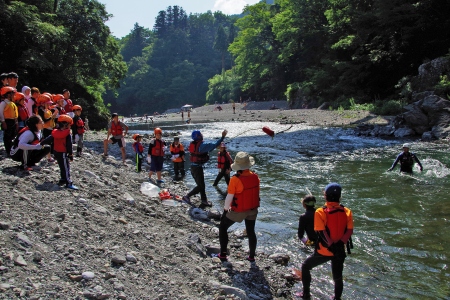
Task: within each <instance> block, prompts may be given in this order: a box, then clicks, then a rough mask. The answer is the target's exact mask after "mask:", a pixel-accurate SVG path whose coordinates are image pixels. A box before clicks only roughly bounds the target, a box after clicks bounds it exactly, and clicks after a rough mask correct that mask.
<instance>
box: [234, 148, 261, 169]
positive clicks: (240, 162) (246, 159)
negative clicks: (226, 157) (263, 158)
mask: <svg viewBox="0 0 450 300" xmlns="http://www.w3.org/2000/svg"><path fill="white" fill-rule="evenodd" d="M254 164H255V159H254V158H253V157H251V156H250V155H248V153H247V152H238V153H237V154H236V157H235V158H234V163H233V164H232V165H231V169H233V170H234V171H241V170H246V169H249V168H250V167H251V166H253V165H254Z"/></svg>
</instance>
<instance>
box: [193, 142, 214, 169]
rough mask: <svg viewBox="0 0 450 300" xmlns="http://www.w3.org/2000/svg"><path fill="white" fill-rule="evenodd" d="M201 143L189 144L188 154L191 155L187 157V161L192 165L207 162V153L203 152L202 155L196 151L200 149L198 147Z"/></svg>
mask: <svg viewBox="0 0 450 300" xmlns="http://www.w3.org/2000/svg"><path fill="white" fill-rule="evenodd" d="M202 143H203V141H192V142H191V143H190V144H189V152H190V153H191V155H190V156H189V159H190V161H191V162H192V163H196V164H204V163H206V162H207V161H208V160H209V154H208V152H204V153H200V152H198V149H199V148H200V145H201V144H202Z"/></svg>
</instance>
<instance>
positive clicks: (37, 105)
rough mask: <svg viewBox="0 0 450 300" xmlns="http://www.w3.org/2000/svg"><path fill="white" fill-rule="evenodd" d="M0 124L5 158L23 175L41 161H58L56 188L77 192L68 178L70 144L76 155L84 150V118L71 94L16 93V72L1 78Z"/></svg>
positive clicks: (26, 89)
mask: <svg viewBox="0 0 450 300" xmlns="http://www.w3.org/2000/svg"><path fill="white" fill-rule="evenodd" d="M0 79H1V85H2V86H1V89H0V96H1V99H0V122H1V128H2V130H3V143H4V146H5V151H6V156H7V157H8V158H11V159H13V160H14V161H17V162H20V163H21V165H20V168H21V169H22V170H24V171H26V172H29V171H33V170H38V169H39V167H37V166H36V164H37V163H39V162H40V161H41V160H42V159H44V158H45V157H46V158H47V162H48V163H54V162H55V161H57V163H58V166H59V168H60V180H59V182H58V184H59V185H65V186H66V187H67V188H70V189H78V187H77V186H75V185H74V184H73V182H72V179H71V177H70V163H69V162H70V161H73V149H72V147H73V143H75V144H76V145H77V150H76V156H81V153H82V151H83V134H84V132H85V130H86V129H87V124H85V120H86V123H87V119H85V120H83V118H82V117H81V112H82V108H81V106H80V105H76V104H74V103H73V102H72V100H71V99H70V91H69V90H67V89H64V90H63V91H62V93H61V94H50V93H48V92H44V93H41V92H40V90H39V89H38V88H37V87H32V88H30V87H28V86H23V87H22V89H21V92H18V91H17V84H18V81H19V76H18V75H17V74H16V73H15V72H10V73H3V74H1V75H0Z"/></svg>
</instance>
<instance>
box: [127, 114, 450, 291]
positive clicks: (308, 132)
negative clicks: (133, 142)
mask: <svg viewBox="0 0 450 300" xmlns="http://www.w3.org/2000/svg"><path fill="white" fill-rule="evenodd" d="M148 126H149V125H142V127H132V128H131V129H133V130H136V129H139V131H138V132H139V133H141V134H142V133H145V132H146V131H147V130H148V132H152V128H149V127H148ZM263 126H268V127H270V128H271V129H272V130H274V131H275V132H280V131H284V130H286V129H288V130H287V131H285V132H281V133H279V134H276V135H275V137H274V138H273V139H272V138H271V137H269V136H268V135H266V134H265V133H264V132H263V131H262V130H261V129H262V127H263ZM161 128H162V129H163V130H165V131H179V132H180V140H181V142H182V143H183V144H184V145H185V147H187V146H188V144H189V141H190V133H191V132H192V130H194V129H200V130H201V131H202V133H203V135H204V139H205V140H206V141H208V140H211V139H216V138H218V137H220V135H221V132H222V130H223V129H227V130H228V136H227V139H226V140H225V142H226V143H227V146H228V151H229V152H230V153H231V155H232V157H234V156H235V154H236V153H237V152H238V151H246V152H248V153H250V155H252V156H254V158H255V161H256V164H255V166H254V168H253V170H254V171H256V172H257V173H258V175H259V176H260V178H261V208H260V213H259V215H258V219H257V223H256V231H257V235H258V248H257V251H263V252H265V253H273V252H284V253H288V254H289V255H290V256H291V263H290V265H291V266H296V267H299V266H300V264H301V262H302V261H303V260H304V259H305V258H306V257H308V256H309V255H310V254H311V253H312V250H311V249H309V248H306V247H303V246H302V245H301V243H299V241H298V238H297V226H298V217H299V215H300V214H301V213H303V212H304V210H303V207H302V206H301V203H300V199H301V198H302V197H303V196H304V195H306V194H307V191H308V190H310V191H311V192H312V193H313V195H315V196H316V198H317V199H318V205H319V206H320V205H322V204H323V203H324V200H323V196H322V190H323V188H324V187H325V186H326V185H327V184H328V183H329V182H338V183H340V184H341V186H342V188H343V192H342V200H341V203H342V204H344V205H345V206H347V207H349V208H350V209H351V210H352V211H353V217H354V226H355V231H354V235H353V244H354V249H353V250H352V254H351V255H349V256H348V257H347V259H346V262H345V267H344V294H343V298H344V299H424V298H428V299H450V287H449V284H448V283H449V282H450V272H449V269H448V267H449V266H448V264H449V253H450V251H449V249H450V234H449V232H450V221H449V218H450V205H449V203H448V202H449V199H448V198H449V195H450V183H449V178H450V169H449V166H450V158H449V155H448V143H443V142H434V143H431V142H430V143H423V142H414V141H412V142H411V143H412V147H411V151H412V152H415V153H416V154H417V156H418V158H419V159H420V161H421V162H422V164H423V166H424V171H423V172H419V169H418V166H417V165H416V166H415V172H414V175H412V176H409V175H401V174H400V173H399V172H398V169H399V166H397V168H396V170H395V171H392V172H387V169H388V168H389V167H390V166H391V164H392V162H393V161H394V159H395V158H396V156H397V155H398V154H399V153H400V152H401V146H402V143H403V142H404V141H398V140H383V139H379V138H366V137H364V138H363V137H356V136H354V135H353V132H352V130H351V129H345V128H325V127H311V126H306V125H303V124H296V125H294V126H292V127H291V128H290V125H280V124H277V123H264V124H263V123H260V122H247V123H238V122H230V123H208V124H189V125H181V126H176V125H172V126H161ZM146 146H147V145H146ZM165 168H166V169H168V170H170V171H172V168H171V165H169V164H167V166H165ZM186 168H187V170H188V169H189V167H188V164H186ZM188 174H189V172H188ZM216 174H217V169H216V151H214V152H212V153H211V162H210V163H208V164H207V165H206V168H205V181H206V185H207V195H208V198H209V200H210V201H212V202H213V207H214V208H216V209H218V210H221V209H222V207H223V199H224V196H223V195H222V194H221V193H220V190H221V191H222V192H226V184H225V181H224V180H222V182H221V183H220V184H219V189H218V190H216V188H214V187H212V183H213V181H214V179H215V176H216ZM185 181H186V184H187V185H188V187H190V188H191V187H193V185H194V183H193V180H192V177H191V176H190V175H188V176H187V177H186V179H185ZM243 228H244V226H243V223H242V224H236V225H233V227H231V229H230V230H242V229H243ZM243 246H244V247H247V241H246V240H244V242H243ZM312 276H313V282H312V286H311V288H312V291H311V292H312V294H313V296H314V297H315V298H316V299H325V298H326V299H328V298H329V296H330V295H332V294H333V281H332V279H331V269H330V266H329V264H325V265H323V266H320V267H317V268H316V269H314V270H313V271H312ZM295 289H296V290H301V284H297V285H296V286H295Z"/></svg>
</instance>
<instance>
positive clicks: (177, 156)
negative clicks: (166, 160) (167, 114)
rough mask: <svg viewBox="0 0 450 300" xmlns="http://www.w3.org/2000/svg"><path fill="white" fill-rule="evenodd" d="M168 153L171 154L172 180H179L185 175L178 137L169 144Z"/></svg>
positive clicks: (182, 148) (182, 149)
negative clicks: (173, 175)
mask: <svg viewBox="0 0 450 300" xmlns="http://www.w3.org/2000/svg"><path fill="white" fill-rule="evenodd" d="M170 153H171V154H172V161H173V172H174V174H175V177H174V180H180V179H182V178H183V177H184V176H185V175H186V172H185V170H184V147H183V144H181V143H180V138H179V137H174V138H173V143H172V144H170ZM180 174H181V178H180V176H179V175H180Z"/></svg>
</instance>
